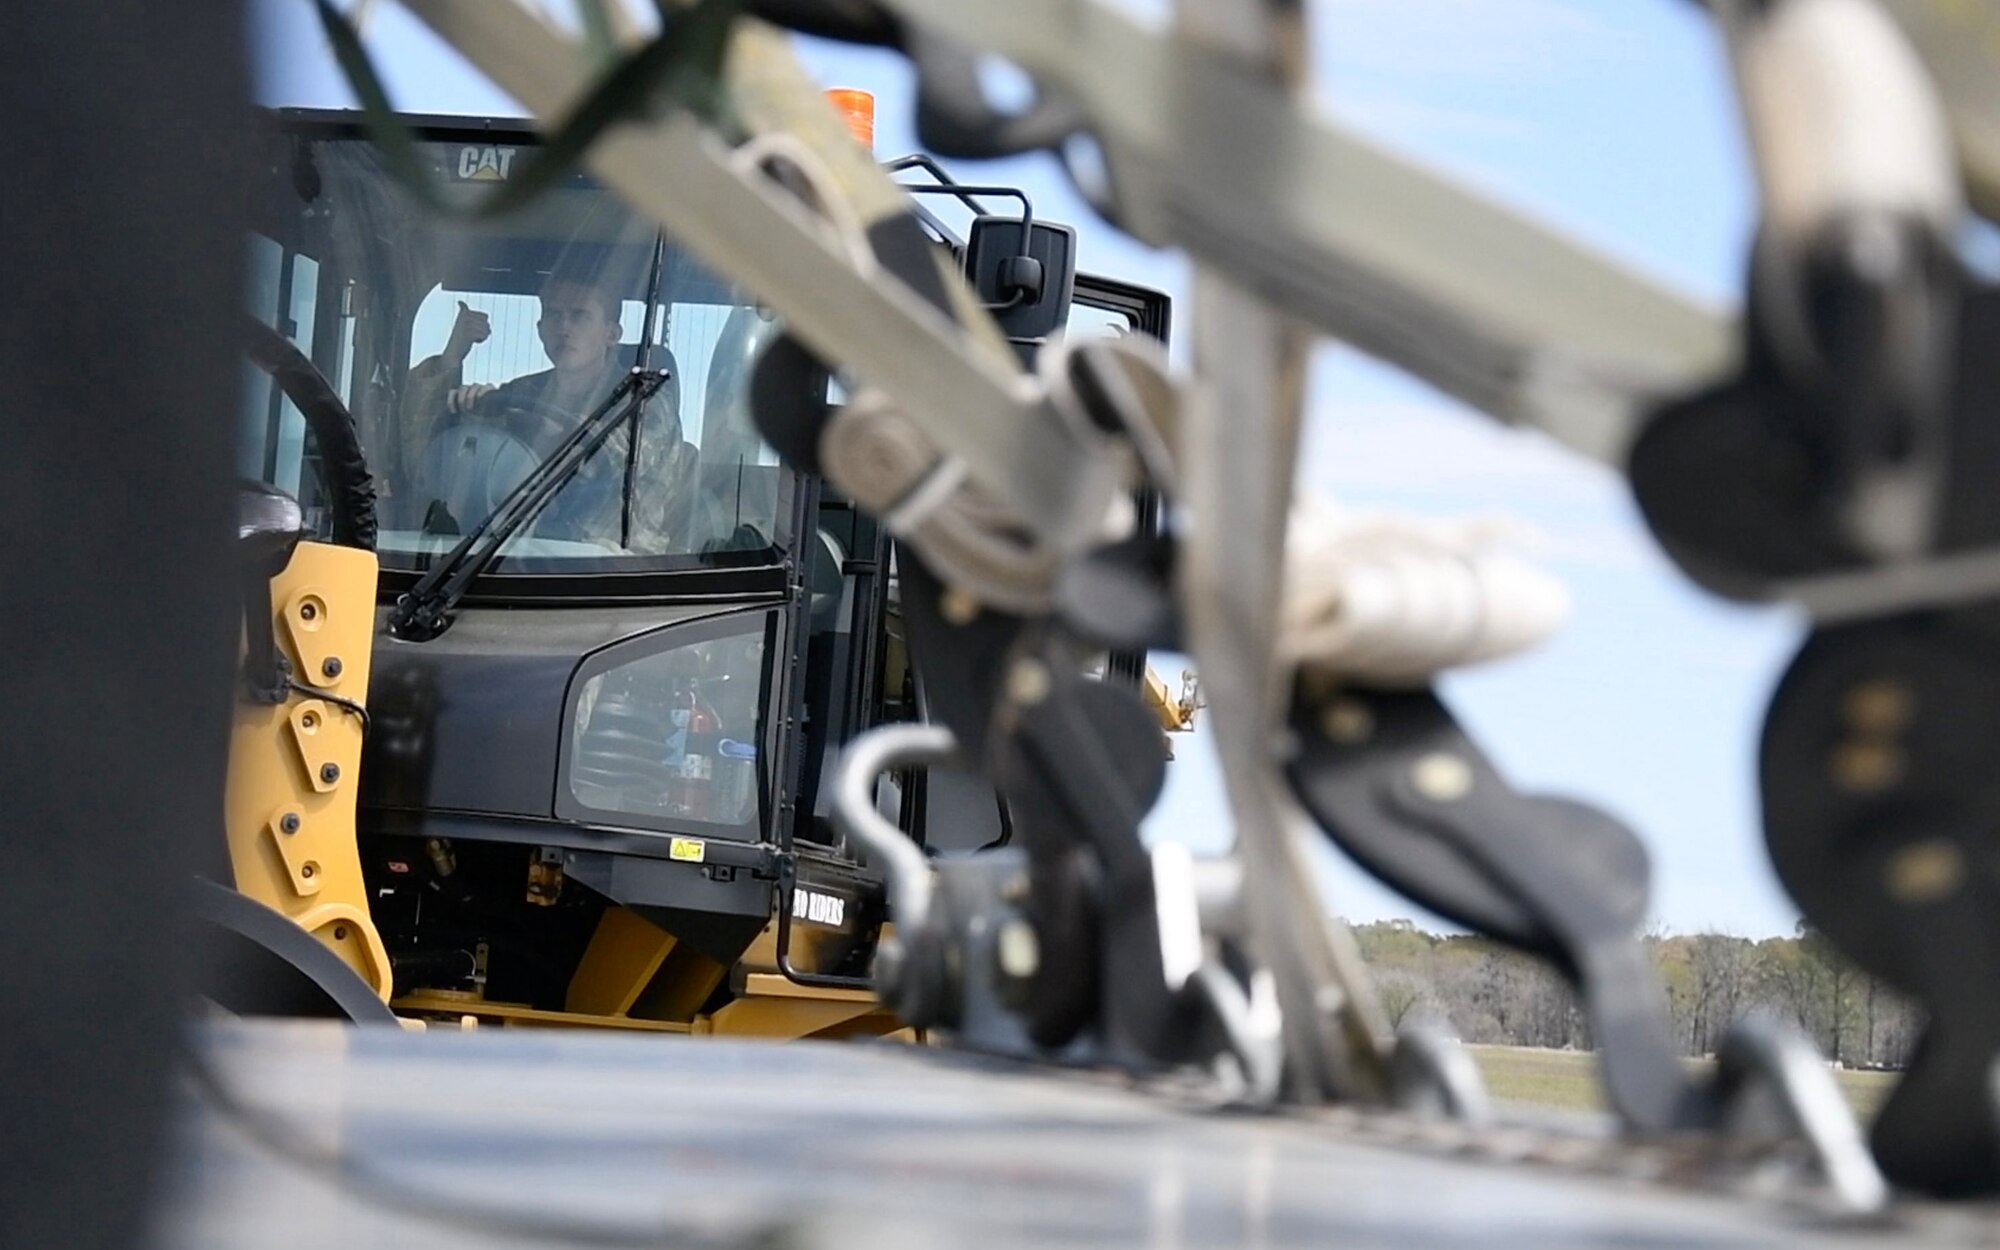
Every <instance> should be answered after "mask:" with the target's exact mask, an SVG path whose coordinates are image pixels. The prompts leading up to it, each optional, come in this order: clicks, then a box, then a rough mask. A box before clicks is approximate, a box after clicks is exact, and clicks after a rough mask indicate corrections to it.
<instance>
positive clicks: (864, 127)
mask: <svg viewBox="0 0 2000 1250" xmlns="http://www.w3.org/2000/svg"><path fill="white" fill-rule="evenodd" d="M826 98H827V99H829V100H831V101H833V107H834V108H836V109H838V110H839V111H840V116H841V117H842V118H843V119H844V120H845V121H846V122H847V128H848V129H849V130H851V131H853V132H854V139H855V142H857V143H859V144H860V145H861V146H862V147H864V148H867V149H868V150H869V151H871V152H872V151H874V150H875V97H874V96H873V95H871V94H869V93H868V92H866V91H862V90H860V89H859V88H856V87H835V88H833V89H832V90H830V91H828V92H827V93H826Z"/></svg>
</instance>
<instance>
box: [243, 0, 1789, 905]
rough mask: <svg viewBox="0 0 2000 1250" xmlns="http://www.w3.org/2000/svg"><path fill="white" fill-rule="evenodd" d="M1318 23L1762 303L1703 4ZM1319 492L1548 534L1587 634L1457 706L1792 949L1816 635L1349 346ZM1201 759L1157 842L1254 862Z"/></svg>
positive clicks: (1442, 12)
mask: <svg viewBox="0 0 2000 1250" xmlns="http://www.w3.org/2000/svg"><path fill="white" fill-rule="evenodd" d="M1126 7H1129V8H1133V9H1135V10H1137V11H1140V12H1152V11H1154V10H1157V9H1158V8H1160V7H1161V6H1159V5H1157V4H1144V3H1138V0H1127V4H1126ZM1311 12H1312V16H1313V19H1314V24H1315V34H1314V48H1313V52H1314V56H1313V61H1314V66H1315V68H1316V70H1317V72H1318V76H1319V91H1320V95H1321V104H1322V107H1324V108H1325V109H1327V110H1328V111H1329V112H1331V113H1332V114H1333V115H1335V116H1337V117H1339V118H1341V119H1342V120H1344V121H1346V122H1348V123H1350V124H1352V125H1354V126H1356V127H1358V128H1360V129H1361V130H1363V131H1365V132H1366V133H1368V134H1369V135H1371V136H1373V137H1375V138H1377V139H1379V140H1382V141H1384V142H1386V143H1389V144H1391V145H1393V146H1395V147H1396V148H1398V149H1399V150H1401V151H1404V152H1406V153H1408V154H1411V155H1414V156H1416V157H1418V158H1420V159H1422V160H1425V161H1427V162H1429V163H1431V164H1433V165H1436V166H1439V167H1442V168H1445V169H1449V170H1452V171H1454V172H1456V173H1457V174H1459V175H1461V176H1463V177H1465V178H1468V179H1471V180H1473V181H1475V182H1477V183H1479V184H1481V185H1483V186H1484V187H1486V188H1487V189H1489V190H1491V191H1494V192H1497V193H1498V194H1500V195H1502V196H1504V197H1506V198H1508V199H1510V200H1512V201H1513V202H1515V203H1518V204H1521V205H1524V206H1526V207H1528V208H1530V209H1532V210H1534V211H1536V212H1537V213H1539V214H1541V215H1543V216H1545V217H1546V218H1548V219H1550V220H1552V221H1554V222H1557V223H1559V224H1561V225H1563V226H1564V227H1566V228H1568V229H1570V230H1572V231H1574V232H1576V233H1578V234H1580V235H1583V236H1585V237H1587V238H1589V239H1591V240H1593V241H1595V242H1597V243H1599V244H1601V245H1603V246H1605V247H1607V248H1610V249H1612V250H1615V251H1617V252H1619V253H1621V254H1623V255H1625V256H1627V257H1628V258H1630V259H1631V260H1633V261H1635V262H1636V263H1638V264H1639V265H1641V266H1642V267H1644V268H1646V269H1648V270H1650V271H1652V272H1653V273H1655V274H1656V275H1658V276H1660V277H1661V278H1663V279H1665V280H1667V281H1669V282H1672V283H1674V284H1675V285H1678V286H1680V287H1682V288H1684V289H1686V290H1688V291H1690V292H1692V293H1694V294H1696V295H1698V296H1700V297H1703V298H1705V299H1708V300H1711V301H1714V302H1717V303H1732V302H1734V299H1735V297H1736V293H1737V291H1738V289H1739V286H1740V279H1739V269H1740V263H1741V255H1742V251H1743V247H1744V243H1745V240H1746V238H1747V236H1748V231H1749V228H1750V224H1751V214H1752V203H1751V194H1750V187H1749V178H1748V171H1747V168H1746V166H1745V158H1744V154H1743V150H1742V143H1741V139H1740V136H1739V134H1738V131H1737V128H1736V123H1735V119H1734V116H1733V113H1732V110H1731V104H1730V99H1729V94H1728V84H1727V80H1726V76H1725V72H1724V67H1723V64H1722V60H1721V56H1720V50H1719V47H1718V46H1717V43H1716V41H1715V39H1714V37H1713V35H1712V33H1711V31H1710V30H1709V29H1708V27H1707V25H1706V23H1705V21H1704V20H1703V19H1702V17H1701V15H1700V13H1699V10H1698V6H1694V5H1689V4H1686V3H1685V0H1630V2H1629V3H1623V4H1617V5H1607V4H1601V3H1588V2H1585V0H1313V3H1312V5H1311ZM256 14H257V20H258V25H259V38H258V45H259V47H260V49H261V52H262V64H261V66H260V75H259V81H260V92H261V95H262V98H263V99H264V100H265V102H267V103H273V104H299V105H322V106H337V105H344V104H346V103H348V102H350V97H349V96H348V93H347V92H346V90H345V89H344V86H343V85H342V84H341V83H340V81H339V78H338V75H337V74H336V72H335V71H334V69H333V67H332V65H331V63H330V62H329V61H328V59H327V57H326V54H325V50H324V45H323V41H322V40H321V38H320V36H319V33H318V30H317V27H316V25H315V24H314V22H313V20H312V16H311V9H310V6H309V5H307V4H305V3H304V2H303V0H256ZM370 41H371V43H372V45H373V46H374V49H375V52H376V55H377V57H378V59H379V60H380V62H381V63H382V65H383V67H384V70H385V73H386V75H387V77H388V80H389V85H390V88H391V91H392V94H393V96H394V98H395V100H396V102H397V104H398V106H399V107H402V108H407V109H411V110H415V111H423V112H438V113H471V114H514V113H517V112H518V111H519V110H518V109H517V108H516V107H515V106H514V105H513V104H512V103H511V102H510V101H509V100H508V99H507V98H506V97H505V96H504V95H503V94H501V93H500V92H498V91H496V90H495V89H493V88H492V87H491V86H490V85H489V84H487V83H485V82H484V80H483V79H482V78H480V76H479V75H478V74H477V73H476V72H475V71H473V70H471V69H470V68H469V67H467V66H465V65H464V64H463V63H462V62H461V61H459V60H458V58H457V57H456V55H455V54H453V53H451V52H450V51H449V50H448V49H445V48H442V47H441V46H439V45H438V44H437V43H436V42H435V41H434V40H432V39H431V38H430V37H429V36H428V34H427V32H425V31H424V30H423V29H422V28H421V27H420V26H419V25H418V24H417V23H416V22H415V21H413V20H412V19H410V18H409V17H407V16H406V15H405V14H403V13H402V11H401V10H400V9H398V8H396V7H395V6H394V5H393V3H383V4H381V5H380V6H379V7H378V8H377V10H376V15H375V18H374V21H373V24H372V26H371V28H370ZM801 52H802V55H803V56H804V59H805V61H806V63H807V66H808V68H810V69H811V70H812V72H813V73H815V74H816V75H817V76H818V77H819V78H820V79H821V80H822V81H823V82H825V83H826V84H827V85H829V86H836V85H838V86H858V87H864V88H867V89H869V90H871V91H873V92H875V93H876V94H877V96H878V100H879V108H878V129H877V148H878V150H879V151H880V152H882V153H883V154H884V155H885V156H887V155H894V154H898V153H901V152H904V151H909V150H913V149H914V147H915V141H914V137H913V134H912V130H911V126H910V103H909V102H910V94H911V86H910V76H909V73H908V71H907V69H906V68H905V66H904V65H903V64H902V63H901V61H900V60H899V59H898V58H897V57H895V56H894V55H891V54H887V53H880V52H874V51H869V50H862V49H850V48H843V47H839V46H835V45H827V44H819V43H811V42H806V41H801ZM966 172H967V173H968V174H969V175H970V176H974V177H977V178H978V179H979V180H981V181H989V182H990V181H1005V182H1010V183H1014V184H1016V185H1020V186H1022V187H1023V188H1024V189H1026V190H1027V191H1028V192H1029V193H1030V194H1031V195H1032V196H1033V197H1034V200H1035V204H1036V210H1037V213H1038V214H1041V215H1045V216H1048V217H1052V218H1055V219H1058V220H1064V221H1068V222H1071V223H1072V224H1075V225H1078V226H1080V227H1081V228H1082V241H1081V245H1080V252H1081V258H1082V263H1083V265H1084V267H1086V268H1089V269H1093V270H1097V271H1100V272H1105V273H1109V274H1113V275H1115V276H1118V277H1121V278H1125V279H1128V280H1131V281H1137V282H1143V283H1147V284H1149V285H1153V286H1157V287H1160V288H1162V289H1164V290H1166V291H1168V292H1169V293H1170V294H1173V295H1175V296H1176V297H1177V299H1181V300H1182V301H1183V308H1184V307H1185V305H1184V296H1185V292H1186V287H1187V267H1186V265H1185V263H1184V262H1183V261H1182V260H1181V259H1180V258H1179V257H1178V256H1175V255H1172V254H1167V253H1161V252H1158V251H1155V250H1153V249H1150V248H1147V247H1145V246H1143V245H1140V244H1137V243H1135V242H1133V241H1131V240H1129V239H1127V238H1124V237H1123V236H1121V235H1119V234H1118V232H1117V231H1115V230H1113V229H1111V228H1110V227H1109V226H1106V225H1104V224H1102V223H1100V222H1097V221H1096V220H1095V219H1094V218H1093V217H1092V215H1091V214H1090V212H1089V210H1088V209H1087V208H1086V207H1085V206H1084V205H1083V204H1082V202H1081V201H1080V200H1079V199H1078V198H1077V197H1076V196H1075V194H1074V193H1072V192H1071V191H1070V190H1069V188H1068V186H1067V184H1066V183H1065V182H1064V181H1063V179H1062V177H1061V175H1060V174H1059V173H1058V171H1057V170H1056V169H1055V167H1054V165H1053V164H1052V163H1051V162H1050V161H1048V160H1046V159H1042V158H1025V159H1018V160H1010V161H999V162H991V163H988V164H984V165H981V166H977V167H967V171H966ZM1300 482H1301V485H1302V486H1303V487H1305V488H1309V489H1313V490H1318V491H1324V492H1328V493H1331V494H1333V495H1334V496H1336V497H1338V498H1339V499H1341V500H1343V501H1344V502H1349V503H1353V504H1360V505H1368V506H1380V507H1395V508H1405V509H1410V510H1414V511H1419V512H1423V513H1429V514H1437V515H1462V514H1468V513H1470V514H1491V513H1505V514H1511V515H1515V516H1519V517H1522V518H1524V519H1526V520H1528V521H1529V522H1531V523H1533V524H1534V525H1535V526H1537V527H1538V528H1539V529H1540V530H1541V531H1542V532H1543V533H1544V535H1545V536H1546V543H1545V546H1544V548H1543V551H1542V560H1543V563H1544V564H1545V565H1546V566H1547V567H1549V568H1551V569H1552V570H1554V571H1555V572H1557V573H1558V574H1560V575H1561V576H1562V577H1563V578H1564V580H1565V581H1566V582H1567V583H1568V585H1569V587H1570V589H1571V591H1572V593H1573V595H1574V597H1575V600H1576V611H1575V615H1574V619H1573V620H1572V622H1571V624H1570V625H1569V627H1568V628H1567V629H1566V630H1565V631H1564V632H1563V633H1562V634H1561V635H1560V636H1559V637H1557V638H1556V639H1555V640H1554V641H1552V642H1551V643H1549V644H1546V645H1545V646H1544V647H1542V648H1541V649H1539V650H1537V651H1535V652H1533V653H1531V654H1529V655H1527V656H1524V657H1521V658H1518V659H1515V660H1511V661H1506V662H1503V663H1499V664H1494V665H1491V666H1488V667H1485V668H1480V669H1476V670H1472V671H1468V672H1465V673H1461V674H1457V675H1454V676H1452V677H1451V678H1449V679H1447V681H1446V682H1445V684H1444V692H1445V696H1446V698H1447V699H1448V700H1449V701H1450V702H1451V704H1452V706H1453V707H1454V708H1455V709H1456V710H1457V711H1458V713H1459V714H1460V715H1461V717H1463V719H1464V720H1465V721H1466V722H1467V724H1468V726H1469V727H1470V728H1471V729H1472V730H1473V732H1474V733H1475V734H1476V735H1477V736H1478V737H1479V738H1480V740H1481V741H1482V742H1483V743H1484V744H1485V746H1486V748H1487V750H1488V751H1489V752H1490V754H1491V755H1492V756H1493V757H1494V759H1495V760H1496V762H1497V763H1498V764H1499V766H1500V767H1501V769H1502V770H1503V771H1504V772H1505V773H1507V775H1508V776H1509V777H1510V778H1512V779H1513V780H1514V782H1515V783H1516V784H1517V785H1520V786H1522V787H1523V788H1525V789H1530V790H1540V791H1550V792H1562V793H1566V794H1570V795H1574V796H1576V797H1580V798H1585V799H1589V800H1591V801H1594V802H1597V803H1599V804H1601V805H1603V806H1604V807H1606V808H1608V809H1609V810H1611V811H1613V812H1615V813H1617V814H1618V815H1620V816H1621V817H1623V818H1625V819H1626V820H1628V821H1629V822H1631V823H1632V824H1633V825H1634V826H1635V827H1636V828H1637V829H1638V830H1639V832H1640V834H1641V836H1642V837H1643V838H1644V839H1645V841H1646V842H1647V844H1648V845H1649V847H1651V849H1652V851H1653V856H1654V861H1655V878H1656V883H1657V885H1656V891H1655V911H1656V915H1657V916H1658V917H1659V918H1660V919H1661V920H1662V921H1663V922H1664V923H1665V924H1667V925H1668V926H1669V927H1671V928H1673V929H1676V930H1682V931H1686V930H1694V929H1703V928H1719V929H1726V930H1729V931H1732V932H1736V933H1741V934H1745V935H1752V936H1762V935H1766V934H1772V933H1782V932H1790V930H1791V928H1792V926H1793V923H1794V921H1795V919H1796V913H1795V912H1794V911H1793V909H1792V907H1791V906H1790V904H1789V902H1788V900H1786V899H1785V897H1784V896H1783V894H1782V893H1781V892H1780V891H1779V889H1778V887H1777V885H1776V883H1775V880H1774V879H1773V878H1772V876H1771V873H1770V870H1769V867H1768V865H1767V863H1766V861H1765V858H1764V854H1763V847H1762V839H1761V835H1760V834H1759V832H1758V827H1757V816H1756V800H1755V792H1754V769H1755V750H1756V741H1757V734H1758V729H1759V726H1760V724H1761V720H1762V710H1763V705H1764V702H1765V700H1766V699H1767V698H1768V696H1769V692H1770V689H1771V687H1772V686H1773V685H1774V684H1775V682H1776V680H1777V678H1778V677H1779V675H1780V674H1781V673H1782V671H1783V669H1784V666H1785V664H1786V663H1787V662H1788V660H1789V658H1790V655H1791V653H1792V651H1793V650H1794V649H1795V648H1796V646H1797V643H1798V639H1799V636H1800V635H1799V626H1798V624H1797V622H1796V621H1795V620H1793V619H1792V618H1790V617H1789V616H1787V615H1785V614H1783V613H1780V612H1776V611H1772V610H1750V609H1745V608H1741V607H1735V606H1731V605H1726V604H1722V603H1720V602H1718V601H1716V600H1714V599H1712V598H1710V597H1708V596H1706V595H1705V594H1703V593H1702V592H1700V591H1697V590H1695V589H1693V588H1692V587H1690V586H1688V585H1687V584H1686V583H1685V582H1684V581H1683V580H1682V579H1681V578H1680V577H1679V576H1678V575H1677V574H1676V573H1675V572H1674V571H1673V570H1672V568H1671V567H1670V566H1669V565H1668V564H1667V563H1666V561H1665V560H1664V558H1663V557H1662V556H1661V555H1660V554H1659V552H1658V549H1657V548H1656V547H1655V546H1654V544H1653V543H1652V541H1651V539H1650V538H1649V537H1648V536H1647V535H1646V533H1645V531H1644V529H1643V527H1642V526H1641V525H1640V524H1639V521H1638V518H1637V515H1636V513H1635V512H1634V510H1633V508H1632V506H1631V503H1630V501H1629V498H1628V496H1627V493H1626V491H1625V488H1624V486H1623V484H1622V483H1621V482H1620V481H1619V480H1618V479H1617V478H1616V477H1615V476H1613V475H1612V474H1610V473H1609V472H1607V471H1605V470H1603V469H1601V468H1598V467H1596V466H1593V465H1589V464H1586V463H1584V462H1582V461H1580V460H1578V459H1576V458H1575V457H1572V456H1570V455H1568V454H1567V453H1566V452H1564V451H1563V450H1561V449H1560V448H1557V447H1555V446H1554V445H1552V444H1550V443H1549V442H1547V441H1546V440H1544V439H1541V438H1540V437H1538V436H1536V435H1533V434H1527V433H1521V432H1516V431H1508V430H1502V429H1499V428H1496V427H1494V426H1493V425H1492V424H1491V423H1489V422H1486V421H1484V420H1483V419H1482V418H1479V417H1478V416H1476V415H1474V414H1470V413H1468V412H1466V411H1465V410H1463V409H1462V408H1460V407H1459V406H1458V405H1456V404H1455V403H1453V402H1452V401H1450V400H1448V399H1446V398H1444V397H1442V396H1439V395H1438V394H1437V393H1435V392H1434V391H1431V390H1430V389H1428V388H1426V387H1424V386H1422V385H1421V384H1418V383H1415V382H1413V381H1410V380H1408V379H1405V378H1403V377H1401V376H1400V375H1398V374H1396V373H1394V372H1393V371H1390V370H1387V369H1384V368H1381V367H1378V366H1375V365H1373V364H1372V363H1370V362H1368V361H1366V360H1365V359H1363V358H1361V357H1359V356H1358V355H1356V354H1355V353H1353V352H1350V351H1346V350H1344V349H1341V348H1338V347H1334V346H1329V347H1327V348H1325V349H1323V350H1322V351H1321V353H1320V355H1319V357H1318V359H1317V360H1316V362H1315V369H1314V378H1313V390H1312V396H1311V409H1310V413H1309V417H1308V428H1307V436H1306V442H1305V448H1304V453H1303V456H1302V460H1301V466H1300ZM1171 676H1173V674H1171V673H1170V677H1171ZM1178 745H1179V755H1180V759H1179V760H1178V761H1177V762H1176V764H1175V765H1174V767H1173V770H1172V775H1171V779H1170V781H1169V788H1168V793H1167V796H1166V798H1165V800H1164V801H1163V802H1162V804H1161V806H1160V808H1159V809H1158V810H1157V811H1156V812H1155V814H1154V816H1153V818H1152V820H1151V821H1150V822H1149V833H1150V834H1152V835H1153V836H1172V837H1177V838H1182V839H1184V840H1186V841H1189V842H1190V843H1192V844H1194V845H1196V846H1198V847H1204V848H1216V847H1220V846H1223V845H1226V843H1227V838H1228V833H1227V828H1228V821H1227V817H1226V807H1225V803H1224V799H1223V796H1222V792H1221V787H1220V784H1219V781H1218V778H1217V776H1216V772H1215V767H1214V763H1213V758H1212V754H1211V751H1210V748H1209V745H1208V743H1207V742H1206V739H1205V737H1204V735H1203V734H1201V733H1199V732H1198V733H1197V734H1195V735H1194V736H1193V739H1192V740H1191V741H1189V740H1182V741H1181V742H1180V743H1179V744H1178ZM1322 868H1323V873H1324V878H1325V884H1326V888H1327V891H1328V893H1329V897H1330V899H1331V900H1332V902H1333V904H1334V905H1335V906H1336V907H1337V908H1338V909H1339V910H1340V911H1341V912H1342V913H1343V914H1345V915H1347V916H1349V917H1350V918H1353V919H1356V920H1361V921H1367V920H1373V919H1380V918H1386V917H1393V916H1408V915H1420V913H1418V912H1416V911H1415V910H1414V909H1413V908H1412V907H1411V906H1410V905H1409V904H1408V903H1406V902H1404V901H1403V900H1401V899H1400V898H1399V897H1397V896H1395V895H1393V894H1391V893H1389V892H1388V891H1386V890H1383V889H1381V888H1380V887H1378V886H1376V885H1375V884H1374V883H1373V882H1371V881H1369V880H1368V879H1367V878H1366V877H1364V876H1363V875H1362V874H1360V873H1359V872H1358V871H1356V870H1354V869H1352V868H1351V867H1348V866H1347V865H1346V864H1345V863H1344V862H1342V861H1340V860H1339V859H1338V857H1337V856H1336V855H1335V854H1333V853H1331V852H1328V853H1327V854H1326V855H1324V856H1323V864H1322Z"/></svg>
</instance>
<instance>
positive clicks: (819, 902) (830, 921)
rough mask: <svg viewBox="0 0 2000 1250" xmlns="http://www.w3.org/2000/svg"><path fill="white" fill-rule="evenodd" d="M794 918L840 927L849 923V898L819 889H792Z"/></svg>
mask: <svg viewBox="0 0 2000 1250" xmlns="http://www.w3.org/2000/svg"><path fill="white" fill-rule="evenodd" d="M792 918H793V919H795V920H809V921H811V922H812V923H814V924H826V925H832V926H833V927H834V928H836V929H837V928H839V927H840V926H841V925H843V924H845V923H847V900H846V899H844V898H841V897H840V896H839V895H837V894H821V893H820V892H819V891H818V890H804V889H799V888H797V887H794V888H793V890H792Z"/></svg>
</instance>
